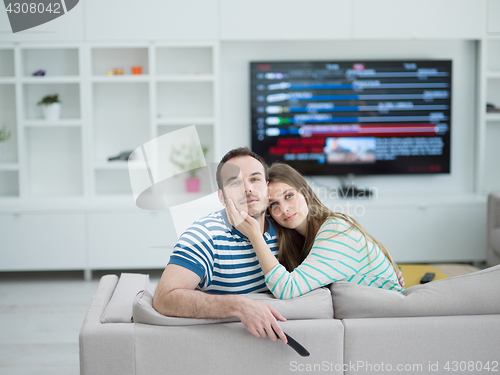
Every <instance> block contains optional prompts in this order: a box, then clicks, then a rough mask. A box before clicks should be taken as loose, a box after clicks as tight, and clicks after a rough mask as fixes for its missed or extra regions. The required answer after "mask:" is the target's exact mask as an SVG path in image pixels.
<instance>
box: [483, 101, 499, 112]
mask: <svg viewBox="0 0 500 375" xmlns="http://www.w3.org/2000/svg"><path fill="white" fill-rule="evenodd" d="M486 112H488V113H500V108H497V107H496V106H495V105H494V104H492V103H486Z"/></svg>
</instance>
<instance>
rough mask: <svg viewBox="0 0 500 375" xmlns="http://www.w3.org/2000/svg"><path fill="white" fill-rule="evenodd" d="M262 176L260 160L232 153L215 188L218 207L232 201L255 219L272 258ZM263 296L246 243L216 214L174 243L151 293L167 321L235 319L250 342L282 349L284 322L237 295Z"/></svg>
mask: <svg viewBox="0 0 500 375" xmlns="http://www.w3.org/2000/svg"><path fill="white" fill-rule="evenodd" d="M267 170H268V167H267V165H266V163H265V162H264V160H263V159H262V158H261V157H260V156H258V155H257V154H255V153H253V152H252V151H250V150H249V149H248V148H238V149H234V150H231V151H229V152H228V153H227V154H226V155H225V156H224V157H223V158H222V160H221V162H220V163H219V167H218V168H217V185H218V188H219V200H220V201H221V203H222V204H223V205H224V206H226V203H227V201H228V199H232V200H233V201H234V203H235V205H236V207H237V208H238V210H240V211H246V212H247V213H248V214H249V215H250V216H252V217H253V218H255V219H256V220H257V222H258V223H259V225H260V227H261V231H262V233H263V236H264V238H265V240H266V242H267V244H268V245H269V247H270V248H271V250H273V252H274V253H275V256H277V254H278V245H277V234H276V230H275V228H274V227H273V225H272V223H271V222H270V221H269V220H267V218H266V217H265V212H266V209H267V206H268V202H269V198H268V190H267V180H268V174H267ZM197 288H198V289H200V290H201V291H200V290H195V289H197ZM203 291H207V292H209V293H204V292H203ZM264 291H267V287H266V284H265V282H264V275H263V273H262V270H261V268H260V265H259V262H258V259H257V256H256V254H255V252H254V251H253V247H252V244H251V242H250V241H249V240H248V239H247V238H246V237H245V236H244V235H243V234H241V233H239V232H238V231H237V230H236V229H235V228H234V227H233V226H232V225H231V223H230V221H229V219H228V217H227V214H226V211H225V210H221V211H217V212H213V213H211V214H210V215H208V216H206V217H204V218H202V219H200V220H198V221H196V222H195V223H193V225H191V226H190V227H189V228H188V229H187V230H186V231H185V232H184V233H183V234H182V236H181V237H180V238H179V241H178V242H177V244H176V245H175V251H174V253H173V255H172V256H171V258H170V262H169V264H168V265H167V267H166V268H165V271H164V272H163V275H162V277H161V279H160V282H159V284H158V287H157V289H156V292H155V295H154V299H153V307H154V308H155V309H156V310H157V311H158V312H160V313H161V314H164V315H168V316H179V317H190V318H227V317H238V318H239V319H240V320H241V322H242V323H243V325H244V326H245V327H246V328H247V329H248V331H250V333H252V334H253V335H254V336H256V337H269V338H270V339H271V340H273V341H277V340H278V338H279V339H281V341H282V342H283V343H286V342H287V339H286V336H285V334H284V333H283V330H282V329H281V327H280V326H279V324H278V322H277V320H280V321H285V320H286V319H285V318H284V317H283V316H281V314H280V313H279V312H278V311H276V310H275V309H274V308H272V307H271V306H269V305H268V304H265V303H262V302H259V301H254V300H251V299H249V298H246V297H244V296H241V295H239V294H243V293H249V292H264ZM229 293H231V294H229Z"/></svg>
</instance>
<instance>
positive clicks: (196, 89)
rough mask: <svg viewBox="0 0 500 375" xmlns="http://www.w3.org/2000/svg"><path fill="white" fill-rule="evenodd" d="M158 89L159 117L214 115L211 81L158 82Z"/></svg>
mask: <svg viewBox="0 0 500 375" xmlns="http://www.w3.org/2000/svg"><path fill="white" fill-rule="evenodd" d="M157 89H158V102H157V108H158V115H157V119H161V118H164V117H177V116H189V117H193V116H194V117H198V116H203V117H207V116H213V115H214V113H213V84H212V83H211V82H184V83H181V82H169V83H165V82H162V83H159V84H158V87H157Z"/></svg>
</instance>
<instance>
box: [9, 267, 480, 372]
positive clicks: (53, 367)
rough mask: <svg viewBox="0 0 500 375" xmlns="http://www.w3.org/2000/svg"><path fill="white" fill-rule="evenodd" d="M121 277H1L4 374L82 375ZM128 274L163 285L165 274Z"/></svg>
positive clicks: (49, 274) (35, 274) (47, 274)
mask: <svg viewBox="0 0 500 375" xmlns="http://www.w3.org/2000/svg"><path fill="white" fill-rule="evenodd" d="M477 266H478V267H480V268H484V265H483V267H481V265H477ZM120 272H121V271H106V272H94V274H93V277H92V280H90V281H85V280H84V277H83V272H30V273H0V375H35V374H36V375H63V374H64V375H77V374H79V372H80V369H79V354H78V334H79V332H80V328H81V325H82V322H83V319H84V317H85V314H86V313H87V309H88V307H89V305H90V300H91V298H92V296H93V294H94V292H95V291H96V289H97V285H98V283H99V279H100V278H101V276H102V275H104V274H109V273H114V274H116V275H120ZM127 272H140V273H148V274H149V275H150V279H151V282H153V283H157V282H158V280H159V279H160V276H161V272H162V270H134V271H127ZM450 276H451V275H450Z"/></svg>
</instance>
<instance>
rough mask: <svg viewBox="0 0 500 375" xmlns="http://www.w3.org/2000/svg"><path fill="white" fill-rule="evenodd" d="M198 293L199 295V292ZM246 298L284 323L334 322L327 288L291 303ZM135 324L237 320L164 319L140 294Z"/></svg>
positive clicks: (263, 296)
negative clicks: (276, 314)
mask: <svg viewBox="0 0 500 375" xmlns="http://www.w3.org/2000/svg"><path fill="white" fill-rule="evenodd" d="M200 293H201V292H200ZM245 297H247V298H250V299H253V300H256V301H261V302H264V303H267V304H269V305H271V306H272V307H274V308H275V309H276V310H278V311H279V312H280V314H281V315H283V316H284V317H285V318H286V319H287V320H298V319H333V307H332V298H331V294H330V291H329V290H328V288H320V289H316V290H313V291H312V292H310V293H307V294H304V295H302V296H300V297H298V298H293V299H291V300H280V299H276V298H274V296H273V295H272V294H268V293H251V294H246V295H245ZM133 316H134V322H135V323H143V324H153V325H160V326H170V325H174V326H178V325H196V324H213V323H225V322H238V321H239V319H238V318H236V317H233V318H225V319H194V318H177V317H170V316H165V315H162V314H160V313H158V312H157V311H156V310H155V309H154V308H153V297H152V295H151V293H149V292H148V291H142V292H140V293H139V294H138V295H137V296H136V299H135V302H134V306H133Z"/></svg>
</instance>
